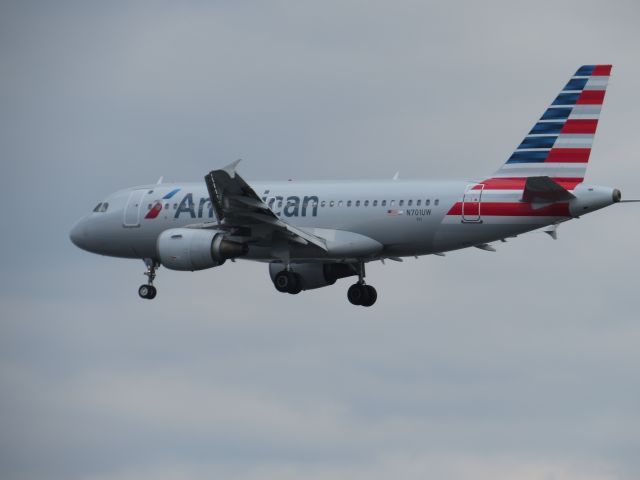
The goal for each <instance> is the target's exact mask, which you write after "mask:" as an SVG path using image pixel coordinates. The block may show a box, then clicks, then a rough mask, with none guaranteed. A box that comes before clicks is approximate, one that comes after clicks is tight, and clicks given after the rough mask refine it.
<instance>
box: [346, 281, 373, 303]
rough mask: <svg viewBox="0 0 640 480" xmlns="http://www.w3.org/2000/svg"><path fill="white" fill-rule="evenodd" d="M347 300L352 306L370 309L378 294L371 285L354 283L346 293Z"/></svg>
mask: <svg viewBox="0 0 640 480" xmlns="http://www.w3.org/2000/svg"><path fill="white" fill-rule="evenodd" d="M347 298H348V299H349V301H350V302H351V303H352V304H353V305H362V306H363V307H370V306H371V305H373V304H374V303H376V300H377V299H378V292H376V289H375V288H373V287H372V286H371V285H365V284H362V283H354V284H353V285H351V287H349V290H348V291H347Z"/></svg>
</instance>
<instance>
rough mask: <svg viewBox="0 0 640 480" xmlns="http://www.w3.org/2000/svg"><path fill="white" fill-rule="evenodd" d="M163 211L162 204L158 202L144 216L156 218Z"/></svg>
mask: <svg viewBox="0 0 640 480" xmlns="http://www.w3.org/2000/svg"><path fill="white" fill-rule="evenodd" d="M161 211H162V204H161V203H160V202H156V204H155V205H154V206H153V207H152V208H151V210H149V212H148V213H147V214H146V215H145V217H144V218H156V217H157V216H158V214H159V213H160V212H161Z"/></svg>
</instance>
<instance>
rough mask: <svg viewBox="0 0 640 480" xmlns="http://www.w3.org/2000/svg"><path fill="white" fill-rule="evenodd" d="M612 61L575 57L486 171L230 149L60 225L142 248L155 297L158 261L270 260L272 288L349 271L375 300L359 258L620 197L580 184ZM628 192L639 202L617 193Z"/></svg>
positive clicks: (289, 289) (470, 236)
mask: <svg viewBox="0 0 640 480" xmlns="http://www.w3.org/2000/svg"><path fill="white" fill-rule="evenodd" d="M611 68H612V66H611V65H584V66H581V67H580V68H579V69H578V70H577V71H576V73H575V74H574V75H573V76H572V77H571V78H570V79H569V82H568V83H567V84H566V85H565V86H564V87H563V88H562V90H561V91H560V93H559V94H558V96H557V97H556V98H555V99H554V100H553V102H552V103H551V105H550V106H549V107H548V108H547V110H546V111H545V112H544V113H543V115H542V117H540V119H539V120H538V121H536V123H535V124H534V125H533V127H532V128H531V130H530V131H529V133H528V134H527V135H526V136H525V137H524V139H523V140H522V142H521V143H520V144H519V145H518V147H517V148H516V150H515V151H514V152H513V154H512V155H511V156H510V157H509V158H508V159H507V161H506V163H504V164H503V165H502V166H501V167H500V168H499V169H498V170H497V172H495V173H494V174H493V175H488V176H486V177H483V178H477V179H473V180H468V179H462V180H444V181H443V180H399V179H397V175H396V177H394V178H393V179H389V180H377V181H370V180H367V181H283V182H251V183H248V182H246V181H245V180H244V179H243V178H242V177H241V176H240V175H239V174H238V172H237V166H238V162H239V160H238V161H236V162H233V163H231V164H230V165H228V166H226V167H224V168H220V169H217V170H212V171H210V172H209V173H208V174H207V175H206V176H205V177H204V182H196V183H162V179H160V180H159V182H158V183H157V184H152V185H143V186H137V187H133V188H128V189H125V190H120V191H118V192H116V193H113V194H111V195H109V196H108V197H107V198H106V199H105V200H103V201H102V202H100V203H98V205H97V206H96V207H95V208H94V210H93V212H91V213H90V214H89V215H87V216H85V217H84V218H82V219H81V220H80V221H79V222H78V223H76V225H75V226H74V227H73V228H72V230H71V232H70V239H71V241H72V242H73V243H74V244H75V245H76V246H78V247H79V248H81V249H84V250H87V251H89V252H93V253H97V254H101V255H108V256H114V257H124V258H135V259H142V260H143V261H144V262H145V264H146V267H147V269H146V272H145V275H146V276H147V282H146V283H145V284H143V285H142V286H140V288H139V289H138V294H139V296H140V297H142V298H144V299H153V298H155V296H156V294H157V290H156V287H155V285H154V280H155V278H156V270H157V269H158V267H160V266H161V265H162V266H164V267H166V268H168V269H171V270H179V271H195V270H202V269H207V268H213V267H219V266H221V265H222V264H224V263H225V262H226V261H227V260H231V261H235V260H236V259H246V260H253V261H259V262H265V263H268V264H269V274H270V277H271V280H272V281H273V284H274V286H275V288H276V289H277V290H278V291H280V292H283V293H289V294H297V293H300V292H301V291H303V290H310V289H315V288H322V287H327V286H329V285H333V284H334V283H336V281H337V280H338V279H342V278H347V277H357V281H356V283H354V284H353V285H351V286H350V287H349V289H348V292H347V298H348V300H349V302H351V303H352V304H353V305H361V306H365V307H370V306H372V305H373V304H374V303H375V302H376V299H377V297H378V294H377V291H376V289H375V288H374V287H373V286H371V285H369V284H367V283H366V281H365V265H366V264H367V263H369V262H373V261H383V262H384V261H385V260H395V261H402V258H403V257H416V258H417V257H419V256H422V255H444V254H445V253H446V252H449V251H452V250H458V249H463V248H469V247H477V248H480V249H483V250H488V251H495V249H494V248H493V246H491V245H490V243H492V242H496V241H506V239H507V238H512V237H516V236H517V235H520V234H523V233H526V232H530V231H533V230H538V229H544V231H545V232H546V233H548V234H549V235H550V236H552V237H553V238H554V239H555V238H556V236H557V227H558V225H559V224H561V223H563V222H566V221H569V220H571V219H575V218H579V217H581V216H583V215H586V214H588V213H591V212H594V211H596V210H599V209H601V208H604V207H607V206H610V205H612V204H614V203H619V202H621V201H623V200H622V194H621V192H620V190H619V189H617V188H611V187H606V186H597V185H589V184H585V183H584V176H585V173H586V170H587V164H588V161H589V155H590V152H591V146H592V143H593V138H594V134H595V132H596V128H597V125H598V119H599V117H600V111H601V108H602V104H603V100H604V95H605V90H606V87H607V83H608V80H609V76H610V74H611ZM625 201H628V202H630V201H638V200H625Z"/></svg>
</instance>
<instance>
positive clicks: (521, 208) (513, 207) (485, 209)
mask: <svg viewBox="0 0 640 480" xmlns="http://www.w3.org/2000/svg"><path fill="white" fill-rule="evenodd" d="M474 210H475V211H476V212H477V209H474V208H473V204H468V205H466V206H465V214H467V215H471V216H472V215H474V213H473V211H474ZM480 213H481V215H482V216H483V217H570V216H571V213H570V212H569V204H568V203H554V204H553V205H549V206H547V207H542V208H538V209H533V208H532V207H531V204H530V203H525V202H513V203H508V202H492V203H490V202H486V203H485V202H482V203H481V204H480ZM447 215H462V202H458V203H456V204H455V205H454V206H453V207H451V210H449V212H448V213H447Z"/></svg>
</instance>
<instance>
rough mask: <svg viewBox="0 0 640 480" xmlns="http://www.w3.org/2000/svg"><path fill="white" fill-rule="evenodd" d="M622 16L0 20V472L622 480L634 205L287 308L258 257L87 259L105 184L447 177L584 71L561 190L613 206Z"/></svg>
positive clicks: (511, 134)
mask: <svg viewBox="0 0 640 480" xmlns="http://www.w3.org/2000/svg"><path fill="white" fill-rule="evenodd" d="M639 20H640V7H639V6H638V3H637V2H634V1H618V2H603V1H575V2H562V1H554V2H517V1H508V2H507V1H505V2H471V1H468V2H442V3H429V2H423V1H394V2H378V1H333V0H325V1H322V2H300V1H270V2H237V1H235V2H231V1H229V2H224V1H219V2H213V1H212V2H204V1H192V2H25V1H4V2H2V3H1V4H0V158H1V162H2V166H3V169H2V174H1V175H0V186H1V187H2V188H0V199H1V201H2V207H3V213H4V215H3V227H2V236H1V237H0V245H1V246H2V251H3V253H4V258H3V261H2V275H1V276H0V302H1V311H0V476H1V477H2V478H3V479H8V480H9V479H27V480H31V479H48V480H57V479H61V480H62V479H64V480H75V479H93V480H124V479H140V478H150V479H151V478H152V479H158V480H164V479H171V480H173V479H186V478H189V479H211V478H225V479H237V480H271V479H274V480H275V479H278V480H289V479H300V478H305V479H311V480H328V479H355V480H360V479H362V480H364V479H367V480H370V479H372V480H378V479H380V480H382V479H390V478H397V479H408V480H413V479H421V480H422V479H424V478H437V479H445V480H446V479H474V480H477V479H480V480H484V479H491V480H502V479H505V480H506V479H514V478H518V479H525V480H529V479H531V480H533V479H550V480H551V479H553V480H574V479H581V480H585V479H586V480H610V479H611V480H627V479H637V478H638V475H640V455H639V452H640V434H639V433H638V432H640V380H639V376H638V365H640V348H638V347H639V346H640V321H639V315H638V280H637V279H638V273H637V270H638V261H637V258H638V257H637V246H638V243H639V242H640V228H639V227H638V209H637V208H638V207H636V206H634V205H616V206H614V207H611V208H609V209H606V210H604V211H601V212H598V213H595V214H593V215H589V216H587V217H585V218H583V219H580V220H576V221H573V222H570V223H569V224H566V225H563V226H562V227H561V228H560V230H559V237H560V238H559V240H558V241H555V242H554V241H552V240H551V239H550V238H549V237H548V236H546V235H544V234H530V235H525V236H522V237H520V238H518V239H515V240H513V241H510V242H508V243H506V244H500V245H499V246H498V252H497V253H488V252H483V251H480V250H476V249H473V251H461V252H456V253H452V254H449V255H447V256H446V257H445V258H441V257H425V258H421V259H419V260H410V261H406V262H404V263H402V264H399V263H394V262H389V263H391V264H389V263H388V264H387V265H381V264H377V265H372V266H371V267H370V268H369V269H368V279H369V281H370V283H372V284H373V285H375V286H376V287H377V288H378V292H379V300H378V303H377V304H376V305H375V307H373V308H371V309H363V308H354V307H352V306H351V305H350V304H348V302H347V300H346V288H347V287H348V285H349V284H350V283H349V282H348V281H346V280H345V281H341V282H338V284H336V285H335V286H333V287H329V288H326V289H321V290H318V291H311V292H305V293H303V294H301V295H298V296H289V295H282V294H279V293H278V292H276V291H275V289H274V288H273V286H272V284H271V283H270V280H269V278H268V274H267V269H266V267H265V266H264V265H261V264H250V263H245V262H238V263H235V264H232V263H230V262H228V263H227V264H225V265H224V266H223V267H220V268H218V269H213V270H210V271H204V272H199V273H192V274H191V273H179V272H171V271H166V270H163V269H161V270H160V271H159V277H158V279H157V285H158V289H159V296H158V298H157V299H156V300H154V301H153V302H146V301H141V300H140V299H139V298H138V296H137V287H138V285H139V284H140V283H142V281H143V279H144V277H143V276H142V272H143V271H144V266H143V264H142V262H136V261H129V260H119V259H110V258H106V257H100V256H96V255H90V254H87V253H85V252H83V251H80V250H78V249H77V248H75V247H74V246H73V245H72V244H71V243H70V242H69V239H68V231H69V229H70V227H71V226H72V224H73V223H74V222H75V221H76V220H77V219H78V218H80V217H81V216H83V215H85V214H86V213H87V212H88V211H90V209H91V208H92V207H93V206H94V205H95V204H96V203H97V202H98V201H100V200H101V199H102V197H103V196H105V195H107V194H109V193H110V192H112V191H115V190H117V189H120V188H124V187H128V186H133V185H137V184H144V183H150V182H154V181H156V180H157V178H158V177H160V176H161V175H163V176H164V178H165V179H166V180H167V181H184V180H197V179H200V178H202V177H203V175H204V174H205V173H206V172H208V171H209V170H210V169H212V168H214V167H219V166H223V165H226V164H227V163H229V162H231V161H233V160H235V159H236V158H243V159H244V162H243V163H242V164H241V167H240V170H241V173H242V174H243V176H244V177H245V178H247V179H249V180H251V179H285V178H299V179H315V178H317V179H330V178H372V179H379V178H390V177H391V176H392V175H393V174H394V172H395V171H396V170H400V175H401V177H404V178H407V177H421V178H433V177H467V178H473V177H477V176H483V175H486V174H487V173H490V172H493V171H494V170H495V169H496V168H498V166H499V165H500V164H501V163H502V162H504V161H505V159H506V158H508V156H509V154H510V153H511V151H512V150H513V149H514V148H515V146H516V145H517V144H518V142H519V140H520V139H521V138H522V137H523V136H524V134H525V133H526V132H527V131H528V129H529V128H530V126H531V124H532V123H533V122H534V121H535V119H537V118H538V116H539V115H540V114H541V112H542V111H543V110H544V108H545V107H546V105H547V104H548V103H549V102H550V101H551V100H552V99H553V98H554V95H555V94H556V93H557V92H558V90H559V89H560V88H561V87H562V86H563V85H564V82H566V80H567V78H568V77H569V76H570V75H571V74H572V73H573V72H574V71H575V69H576V68H577V67H578V66H579V65H582V64H585V63H613V64H614V70H613V77H612V81H611V83H610V87H609V90H608V93H607V100H606V102H605V106H604V109H603V114H602V121H601V123H600V128H599V131H598V135H597V137H596V141H595V146H594V149H593V154H592V157H591V164H590V168H589V172H588V178H587V180H588V181H589V182H593V183H597V184H604V185H610V186H615V187H619V188H620V189H621V190H622V192H623V195H624V196H625V197H627V198H640V182H639V179H640V166H639V165H638V162H639V158H638V153H637V152H638V121H637V116H638V111H639V109H640V95H639V94H638V79H639V78H640V64H639V62H638V51H639V47H640V33H638V21H639Z"/></svg>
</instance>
